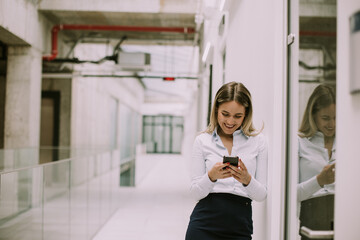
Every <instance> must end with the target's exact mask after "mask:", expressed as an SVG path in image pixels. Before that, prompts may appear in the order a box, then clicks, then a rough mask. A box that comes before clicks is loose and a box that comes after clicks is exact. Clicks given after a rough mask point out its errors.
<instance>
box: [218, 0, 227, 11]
mask: <svg viewBox="0 0 360 240" xmlns="http://www.w3.org/2000/svg"><path fill="white" fill-rule="evenodd" d="M225 2H226V0H221V2H220V7H219V9H220V12H221V11H222V10H224V7H225Z"/></svg>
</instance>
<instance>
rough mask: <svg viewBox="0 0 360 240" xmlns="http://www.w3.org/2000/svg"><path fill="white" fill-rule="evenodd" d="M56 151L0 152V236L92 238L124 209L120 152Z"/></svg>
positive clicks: (12, 238)
mask: <svg viewBox="0 0 360 240" xmlns="http://www.w3.org/2000/svg"><path fill="white" fill-rule="evenodd" d="M57 150H58V152H57V154H58V155H57V156H58V157H59V159H58V161H53V162H48V163H43V164H39V159H40V155H41V153H42V151H40V150H39V149H17V150H1V151H0V163H1V164H2V166H1V170H0V240H3V239H6V240H25V239H26V240H31V239H34V240H35V239H36V240H39V239H40V240H41V239H43V240H57V239H59V240H60V239H61V240H66V239H79V240H80V239H84V240H85V239H86V240H87V239H91V238H92V237H93V236H94V235H95V234H96V232H97V231H98V230H99V229H100V228H101V227H102V225H103V224H104V223H105V222H106V221H107V219H108V218H109V217H110V216H111V215H112V213H114V211H115V210H116V209H117V208H118V207H119V202H121V201H119V195H118V189H119V186H120V168H121V162H122V161H120V152H119V150H111V151H110V150H105V151H104V150H99V149H98V150H94V149H92V150H86V149H82V150H79V149H77V150H75V149H71V150H70V149H57ZM66 151H67V152H66ZM52 154H54V152H53V151H51V155H52ZM61 154H64V155H61ZM66 154H68V155H67V156H69V157H70V158H66V159H62V160H61V158H62V157H63V156H65V155H66ZM52 156H54V155H52Z"/></svg>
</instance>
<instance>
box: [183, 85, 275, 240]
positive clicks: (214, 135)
mask: <svg viewBox="0 0 360 240" xmlns="http://www.w3.org/2000/svg"><path fill="white" fill-rule="evenodd" d="M252 114H253V109H252V103H251V95H250V92H249V91H248V89H247V88H246V87H245V86H244V85H243V84H242V83H238V82H230V83H227V84H225V85H223V86H222V87H221V88H220V89H219V90H218V92H217V93H216V96H215V100H214V105H213V107H212V111H211V116H210V124H209V126H208V128H207V129H206V131H205V132H203V133H201V134H200V135H198V136H197V137H196V139H195V142H194V146H193V155H192V159H191V160H192V161H191V164H190V166H191V178H192V179H191V189H190V192H191V194H192V195H193V196H194V197H195V198H196V199H197V200H199V201H198V203H197V204H196V206H195V208H194V210H193V212H192V214H191V217H190V222H189V225H188V229H187V232H186V240H200V239H201V240H212V239H217V240H220V239H221V240H225V239H234V240H235V239H236V240H248V239H251V238H252V237H251V235H252V233H253V224H252V207H251V201H252V200H256V201H263V200H264V199H265V198H266V195H267V190H266V183H267V158H268V157H267V143H266V141H265V137H264V136H263V135H262V134H259V132H257V131H256V130H255V129H254V127H253V123H252ZM224 156H233V157H238V158H239V160H238V166H232V165H230V164H228V163H223V157H224Z"/></svg>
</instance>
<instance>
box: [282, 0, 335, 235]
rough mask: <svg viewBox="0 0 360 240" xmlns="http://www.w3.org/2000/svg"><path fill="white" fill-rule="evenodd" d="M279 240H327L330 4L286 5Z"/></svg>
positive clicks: (330, 221)
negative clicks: (288, 39) (288, 40)
mask: <svg viewBox="0 0 360 240" xmlns="http://www.w3.org/2000/svg"><path fill="white" fill-rule="evenodd" d="M288 2H289V16H290V18H289V34H291V33H292V34H295V36H296V38H295V41H294V43H293V44H291V45H290V46H289V51H288V52H289V55H288V56H289V58H288V61H289V62H288V66H289V71H288V72H289V74H288V76H289V78H288V89H289V91H288V105H289V108H288V111H287V114H288V128H287V131H288V133H287V142H288V146H287V209H286V210H287V211H286V224H287V226H286V234H285V239H291V240H292V239H298V240H299V239H301V240H308V239H333V235H334V228H335V227H334V194H335V160H336V140H335V138H336V35H337V34H336V32H337V30H336V13H337V6H336V1H335V0H331V1H302V0H301V1H293V0H289V1H288Z"/></svg>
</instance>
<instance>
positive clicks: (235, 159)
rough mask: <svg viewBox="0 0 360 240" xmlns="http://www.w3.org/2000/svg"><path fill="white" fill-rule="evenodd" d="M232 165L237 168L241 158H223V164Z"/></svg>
mask: <svg viewBox="0 0 360 240" xmlns="http://www.w3.org/2000/svg"><path fill="white" fill-rule="evenodd" d="M228 162H229V163H230V164H231V165H233V166H235V167H237V166H238V162H239V157H226V156H224V158H223V163H228Z"/></svg>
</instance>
